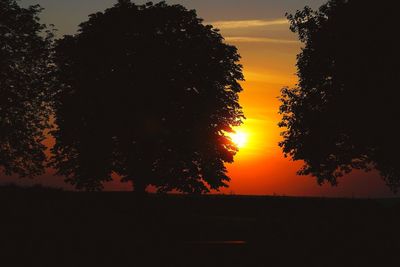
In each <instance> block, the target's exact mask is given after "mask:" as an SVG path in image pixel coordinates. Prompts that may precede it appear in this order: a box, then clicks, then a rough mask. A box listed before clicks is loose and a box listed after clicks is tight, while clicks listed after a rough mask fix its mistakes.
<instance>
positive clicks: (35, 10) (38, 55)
mask: <svg viewBox="0 0 400 267" xmlns="http://www.w3.org/2000/svg"><path fill="white" fill-rule="evenodd" d="M40 11H41V8H40V7H39V6H31V7H28V8H21V7H20V6H19V5H18V4H17V3H16V2H15V1H14V0H2V1H0V171H3V172H4V173H5V174H7V175H11V174H17V175H19V176H34V175H37V174H41V173H42V172H43V170H44V160H45V158H46V157H45V154H44V150H45V147H44V146H43V144H42V143H41V142H42V141H43V139H44V133H43V132H44V130H45V128H46V127H47V126H48V125H47V124H48V117H49V114H50V109H49V100H50V99H49V96H51V94H50V91H49V88H50V84H51V83H50V82H51V76H50V73H51V71H50V70H51V64H50V54H51V53H50V48H51V43H52V34H51V32H49V31H47V30H46V26H45V25H43V24H41V23H40V21H39V17H38V14H39V13H40Z"/></svg>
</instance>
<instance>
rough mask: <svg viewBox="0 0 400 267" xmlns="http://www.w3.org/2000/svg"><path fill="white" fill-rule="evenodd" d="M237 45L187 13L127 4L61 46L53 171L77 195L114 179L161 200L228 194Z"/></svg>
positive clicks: (236, 110) (238, 114)
mask: <svg viewBox="0 0 400 267" xmlns="http://www.w3.org/2000/svg"><path fill="white" fill-rule="evenodd" d="M239 59H240V56H239V54H238V53H237V49H236V48H235V47H234V46H231V45H228V44H226V43H224V39H223V37H222V36H221V35H220V34H219V32H218V30H216V29H213V27H212V26H210V25H203V23H202V20H201V19H199V18H198V17H197V15H196V12H195V11H194V10H187V9H186V8H184V7H183V6H181V5H168V4H166V3H165V2H161V3H158V4H152V3H147V4H145V5H136V4H134V3H131V1H128V0H125V1H119V2H118V3H117V4H116V5H115V6H113V7H112V8H109V9H107V10H105V11H104V12H99V13H96V14H92V15H90V18H89V20H88V21H86V22H84V23H82V24H80V28H79V32H78V34H76V35H74V36H65V37H64V38H62V39H61V40H59V41H58V42H57V46H56V63H57V66H58V71H57V76H58V79H59V82H60V86H61V87H62V90H60V92H59V93H58V94H57V95H56V104H55V111H56V124H57V126H58V128H57V129H56V130H55V131H53V133H52V134H53V136H54V137H55V139H56V144H55V146H54V148H53V153H54V155H55V156H54V157H53V159H52V163H51V164H52V166H54V167H55V168H56V169H57V170H58V174H60V175H66V176H67V177H68V178H67V181H68V182H69V183H71V184H74V185H75V186H76V187H77V188H79V189H87V190H100V189H102V187H103V183H104V182H106V181H110V180H111V179H112V175H113V174H117V175H120V176H121V177H122V180H123V181H129V182H132V183H133V185H134V188H135V190H137V191H143V190H145V188H146V187H147V186H148V185H153V186H155V187H156V188H157V189H158V191H161V192H165V191H170V190H178V191H181V192H188V193H203V192H208V191H209V190H210V189H219V188H220V187H224V186H227V182H228V181H229V177H228V176H227V174H226V168H225V166H224V163H226V162H232V161H233V156H234V154H235V153H236V151H237V148H236V147H235V145H234V144H233V143H232V141H231V140H230V138H229V137H227V136H226V132H230V131H232V126H238V125H240V124H241V121H242V119H243V118H244V117H243V113H242V110H241V107H240V105H239V103H238V93H239V92H240V91H241V90H242V88H241V86H240V84H239V81H240V80H243V75H242V66H241V65H240V64H238V61H239Z"/></svg>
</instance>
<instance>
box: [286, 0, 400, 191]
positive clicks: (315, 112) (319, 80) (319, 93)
mask: <svg viewBox="0 0 400 267" xmlns="http://www.w3.org/2000/svg"><path fill="white" fill-rule="evenodd" d="M393 5H394V3H390V4H378V5H377V4H376V3H374V2H373V1H361V0H331V1H329V2H328V3H327V4H325V5H323V6H321V7H320V9H319V10H318V11H314V10H312V9H311V8H309V7H305V8H304V9H303V10H300V11H297V12H296V13H295V14H293V15H288V19H289V21H290V23H291V30H292V31H294V32H296V33H298V35H299V38H300V40H301V41H302V42H303V43H304V47H303V49H302V51H301V53H300V54H299V55H298V58H297V68H298V76H299V80H300V81H299V83H298V86H297V87H295V88H284V89H283V90H282V97H281V100H282V106H281V107H280V112H281V114H282V115H283V119H282V121H281V123H280V126H281V127H284V128H286V131H284V132H283V138H284V140H283V141H282V142H281V143H280V145H281V146H282V147H283V151H284V153H285V155H287V156H290V157H292V158H293V159H294V160H303V161H304V162H305V164H304V167H303V168H302V169H301V170H300V171H299V174H302V175H309V174H310V175H312V176H315V177H317V178H318V182H319V183H323V182H324V181H328V182H330V183H331V184H333V185H335V184H336V183H337V178H338V177H340V176H343V175H344V174H346V173H349V172H351V171H352V170H353V169H362V170H370V169H377V170H378V171H380V173H381V175H382V177H383V178H384V179H385V181H386V183H387V184H388V185H389V186H390V188H391V189H392V190H396V188H397V187H398V186H399V183H400V165H399V164H398V153H399V151H400V140H399V138H398V137H399V136H400V127H398V126H397V125H396V121H398V118H399V115H400V114H399V113H400V111H399V108H398V107H397V102H398V99H399V84H400V83H399V79H400V65H399V64H400V57H399V55H400V51H399V49H398V45H397V42H396V41H394V40H395V36H396V35H397V32H398V29H397V27H398V25H399V22H398V20H397V15H396V14H397V13H396V12H397V11H396V8H394V6H393Z"/></svg>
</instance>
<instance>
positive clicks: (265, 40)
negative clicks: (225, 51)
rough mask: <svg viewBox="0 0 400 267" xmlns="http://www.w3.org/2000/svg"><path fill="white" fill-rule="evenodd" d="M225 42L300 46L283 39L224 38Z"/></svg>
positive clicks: (295, 41) (294, 41) (296, 41)
mask: <svg viewBox="0 0 400 267" xmlns="http://www.w3.org/2000/svg"><path fill="white" fill-rule="evenodd" d="M225 41H227V42H238V43H239V42H240V43H276V44H300V41H298V40H285V39H273V38H266V37H245V36H234V37H225Z"/></svg>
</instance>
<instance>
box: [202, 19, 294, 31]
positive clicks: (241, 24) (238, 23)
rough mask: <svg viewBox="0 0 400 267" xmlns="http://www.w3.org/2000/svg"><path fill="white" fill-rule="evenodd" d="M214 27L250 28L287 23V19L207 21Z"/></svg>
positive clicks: (223, 28) (224, 28)
mask: <svg viewBox="0 0 400 267" xmlns="http://www.w3.org/2000/svg"><path fill="white" fill-rule="evenodd" d="M209 24H211V25H213V26H214V27H215V28H218V29H220V30H226V29H239V28H250V27H263V26H273V25H287V24H288V21H287V20H286V19H276V20H223V21H214V22H209Z"/></svg>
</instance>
